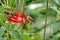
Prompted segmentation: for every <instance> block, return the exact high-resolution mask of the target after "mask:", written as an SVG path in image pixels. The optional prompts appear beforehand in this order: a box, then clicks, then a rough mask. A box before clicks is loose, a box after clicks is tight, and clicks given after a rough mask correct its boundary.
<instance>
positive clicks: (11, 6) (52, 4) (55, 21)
mask: <svg viewBox="0 0 60 40" xmlns="http://www.w3.org/2000/svg"><path fill="white" fill-rule="evenodd" d="M46 5H47V0H0V40H43V39H44V28H45V18H46ZM6 11H7V12H8V13H12V14H14V13H15V12H22V11H23V12H24V14H25V15H28V16H29V17H31V19H32V20H33V21H30V24H29V23H28V24H26V23H25V24H26V25H27V26H28V27H27V26H25V25H24V26H25V27H27V28H25V29H23V28H22V27H23V26H22V27H21V25H20V24H16V23H11V22H7V18H6V14H5V13H6ZM27 29H28V30H27ZM45 32H46V34H45V40H60V0H48V16H47V26H46V31H45Z"/></svg>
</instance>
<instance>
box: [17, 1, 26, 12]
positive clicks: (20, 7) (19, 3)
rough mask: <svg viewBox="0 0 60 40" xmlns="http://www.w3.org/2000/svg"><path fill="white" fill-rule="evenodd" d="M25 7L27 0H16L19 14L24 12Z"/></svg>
mask: <svg viewBox="0 0 60 40" xmlns="http://www.w3.org/2000/svg"><path fill="white" fill-rule="evenodd" d="M24 7H25V0H16V9H17V11H19V12H23V11H24Z"/></svg>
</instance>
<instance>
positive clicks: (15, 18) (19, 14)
mask: <svg viewBox="0 0 60 40" xmlns="http://www.w3.org/2000/svg"><path fill="white" fill-rule="evenodd" d="M23 18H24V19H25V21H26V23H28V22H29V20H28V17H27V16H26V15H24V13H23V12H16V13H15V14H14V15H13V16H11V17H8V18H7V20H8V21H9V22H14V23H20V24H22V23H23Z"/></svg>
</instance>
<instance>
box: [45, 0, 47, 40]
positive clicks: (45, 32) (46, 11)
mask: <svg viewBox="0 0 60 40" xmlns="http://www.w3.org/2000/svg"><path fill="white" fill-rule="evenodd" d="M47 17H48V0H47V3H46V18H45V26H44V40H45V38H46V35H45V34H46V27H47Z"/></svg>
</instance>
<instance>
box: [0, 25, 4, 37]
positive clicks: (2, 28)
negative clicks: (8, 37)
mask: <svg viewBox="0 0 60 40" xmlns="http://www.w3.org/2000/svg"><path fill="white" fill-rule="evenodd" d="M4 31H5V27H3V26H2V27H0V37H2V35H3V34H4Z"/></svg>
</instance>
